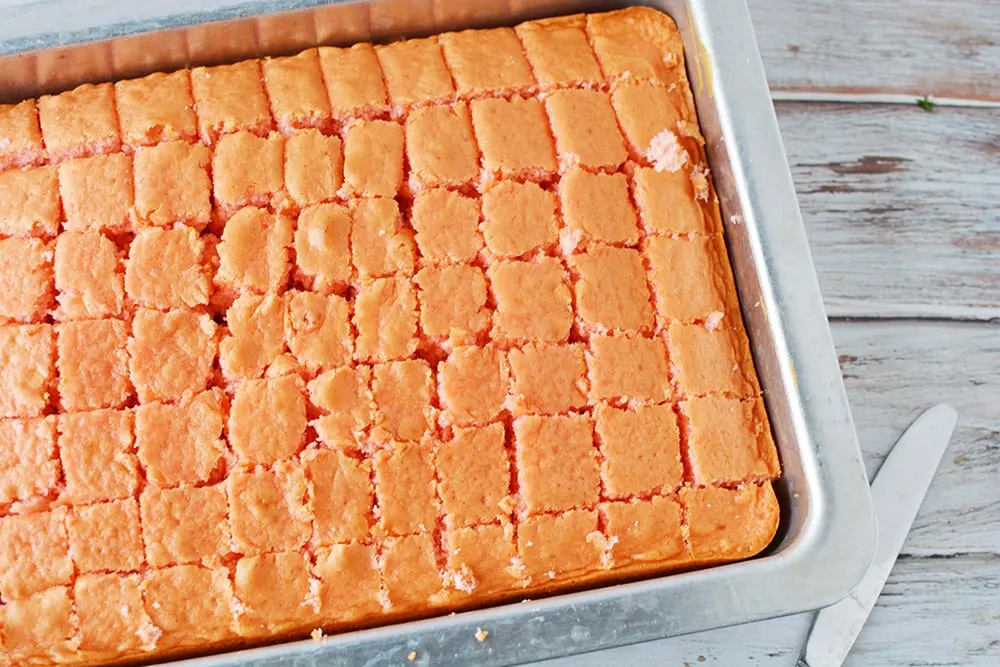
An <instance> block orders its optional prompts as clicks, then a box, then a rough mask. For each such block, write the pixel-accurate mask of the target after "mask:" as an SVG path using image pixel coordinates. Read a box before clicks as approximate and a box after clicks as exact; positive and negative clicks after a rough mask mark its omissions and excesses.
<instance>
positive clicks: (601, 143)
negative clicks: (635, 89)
mask: <svg viewBox="0 0 1000 667" xmlns="http://www.w3.org/2000/svg"><path fill="white" fill-rule="evenodd" d="M545 111H546V112H547V113H548V115H549V121H550V122H551V123H552V134H553V135H554V136H555V139H556V150H557V151H558V153H559V163H560V166H561V167H562V169H563V170H567V169H569V168H572V167H586V168H588V169H600V168H606V169H617V168H618V167H619V166H620V165H621V164H622V163H623V162H625V160H626V159H627V158H628V152H627V151H626V150H625V141H624V139H623V138H622V135H621V132H620V131H619V129H618V119H617V118H615V112H614V109H612V108H611V101H610V100H609V98H608V95H607V93H604V92H601V91H598V90H576V89H574V90H557V91H555V92H553V93H552V94H551V95H549V96H548V97H546V98H545Z"/></svg>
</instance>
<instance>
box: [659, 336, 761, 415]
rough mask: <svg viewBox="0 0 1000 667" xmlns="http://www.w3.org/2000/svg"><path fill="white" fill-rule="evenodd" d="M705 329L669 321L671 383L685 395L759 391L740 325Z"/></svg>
mask: <svg viewBox="0 0 1000 667" xmlns="http://www.w3.org/2000/svg"><path fill="white" fill-rule="evenodd" d="M734 327H737V328H729V327H726V328H721V329H715V330H709V329H707V328H705V327H703V326H699V325H697V324H679V323H675V324H672V325H670V329H669V332H668V333H669V338H668V341H669V345H670V363H671V370H672V373H673V381H674V386H675V388H676V389H677V392H678V393H679V394H682V395H683V396H687V397H695V396H702V395H704V394H708V393H723V394H729V395H731V396H735V397H737V398H745V397H749V396H756V395H757V394H759V393H760V388H759V387H758V386H757V378H756V376H755V374H754V367H753V359H752V358H751V356H750V350H749V349H748V347H749V346H748V344H747V340H746V335H745V334H744V333H743V329H742V328H741V327H739V326H738V325H734Z"/></svg>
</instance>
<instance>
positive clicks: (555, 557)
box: [517, 510, 605, 586]
mask: <svg viewBox="0 0 1000 667" xmlns="http://www.w3.org/2000/svg"><path fill="white" fill-rule="evenodd" d="M604 543H605V540H604V537H603V535H601V533H600V531H598V528H597V512H596V511H595V510H569V511H568V512H562V513H560V514H541V515H539V516H532V517H528V518H527V519H525V520H524V521H522V522H521V524H520V525H519V526H518V529H517V553H518V556H520V558H521V562H522V563H523V564H524V576H525V577H526V578H528V579H530V581H531V583H532V584H533V585H536V586H544V585H546V584H548V583H549V582H551V581H553V580H554V579H564V578H568V577H572V576H575V575H581V574H585V573H587V572H590V571H594V570H599V569H601V567H602V557H603V555H604Z"/></svg>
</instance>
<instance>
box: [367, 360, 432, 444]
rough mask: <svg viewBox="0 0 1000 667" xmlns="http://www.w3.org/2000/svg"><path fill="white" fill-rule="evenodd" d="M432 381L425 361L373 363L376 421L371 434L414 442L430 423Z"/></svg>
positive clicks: (382, 438) (425, 431)
mask: <svg viewBox="0 0 1000 667" xmlns="http://www.w3.org/2000/svg"><path fill="white" fill-rule="evenodd" d="M432 391H433V380H432V379H431V370H430V368H429V367H428V365H427V362H426V361H423V360H421V359H408V360H406V361H394V362H391V363H388V364H376V365H375V366H374V367H373V369H372V396H373V397H374V399H375V422H374V426H373V428H372V432H371V434H372V437H373V438H375V439H376V440H379V441H385V440H410V441H413V442H417V441H419V440H421V439H422V438H423V437H424V434H425V433H427V430H428V428H429V427H430V426H431V425H432V424H433V415H432V413H431V392H432Z"/></svg>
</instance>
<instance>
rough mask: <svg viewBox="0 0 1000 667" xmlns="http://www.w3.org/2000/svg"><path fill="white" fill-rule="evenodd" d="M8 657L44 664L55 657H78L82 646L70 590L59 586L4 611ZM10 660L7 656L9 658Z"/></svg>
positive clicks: (0, 612) (0, 618)
mask: <svg viewBox="0 0 1000 667" xmlns="http://www.w3.org/2000/svg"><path fill="white" fill-rule="evenodd" d="M0 627H3V629H4V644H3V645H4V647H5V648H6V649H7V652H6V653H7V656H10V657H11V658H13V659H15V660H18V661H21V660H24V661H26V662H27V664H39V663H42V664H44V663H45V662H49V661H50V660H51V659H52V656H53V655H61V656H64V658H65V659H70V656H73V655H75V654H76V650H77V648H78V646H77V644H78V642H79V640H78V638H77V628H76V623H75V622H74V614H73V601H72V600H71V599H70V597H69V589H68V588H67V587H65V586H56V587H53V588H49V589H47V590H45V591H42V592H40V593H37V594H35V595H32V596H30V597H26V598H23V599H18V600H10V601H9V602H7V604H6V605H5V606H3V607H0ZM5 657H6V656H5Z"/></svg>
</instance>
